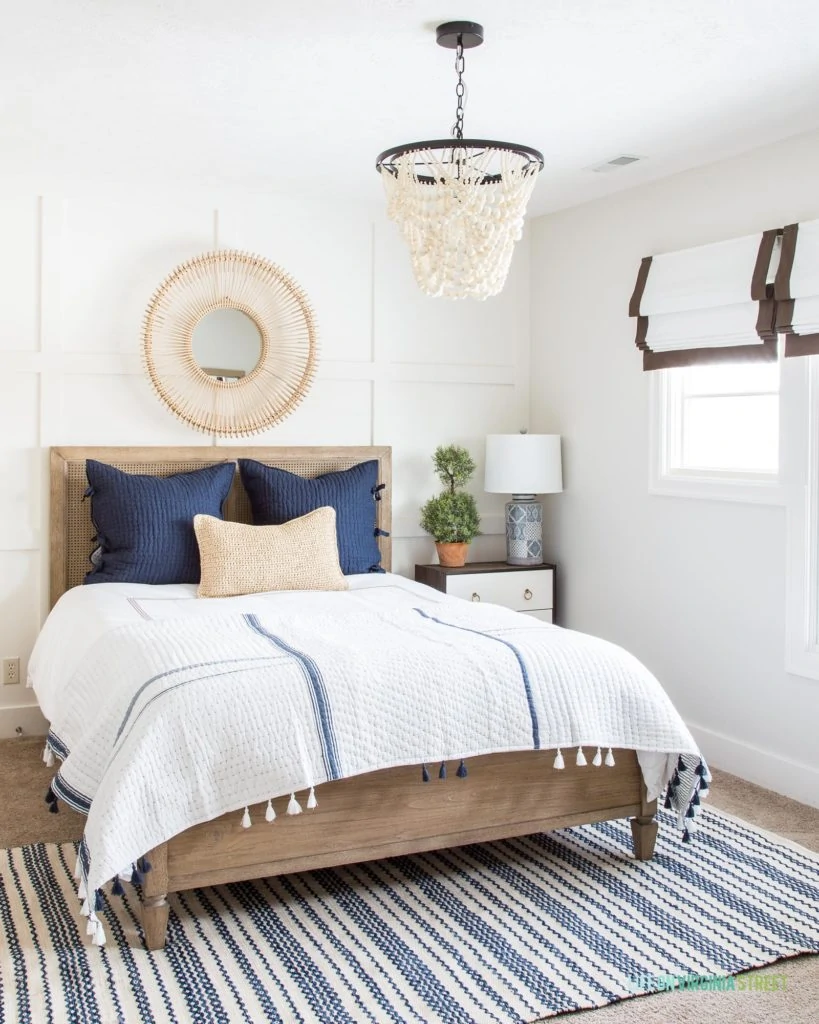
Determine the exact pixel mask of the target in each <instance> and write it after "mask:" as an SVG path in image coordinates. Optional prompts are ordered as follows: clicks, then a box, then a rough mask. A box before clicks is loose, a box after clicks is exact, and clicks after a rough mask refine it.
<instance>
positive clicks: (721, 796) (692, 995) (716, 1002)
mask: <svg viewBox="0 0 819 1024" xmlns="http://www.w3.org/2000/svg"><path fill="white" fill-rule="evenodd" d="M42 749H43V741H42V740H41V739H20V740H7V741H2V742H0V793H1V794H2V804H0V847H2V848H5V847H9V846H21V845H24V844H26V843H33V842H51V843H57V842H65V841H66V840H70V839H78V838H79V837H80V835H81V833H82V828H83V822H84V820H85V819H84V818H83V817H82V816H81V815H79V814H76V813H74V812H73V811H70V810H68V809H67V808H66V807H64V806H61V807H60V813H59V814H50V813H49V812H48V807H47V806H46V804H45V802H44V800H43V796H44V794H45V791H46V789H47V788H48V783H49V779H50V778H51V775H52V772H53V770H52V769H48V768H46V767H45V765H44V764H43V763H42V761H41V760H40V755H41V753H42ZM709 802H711V803H713V804H714V806H716V807H719V808H721V809H722V810H724V811H727V812H728V813H729V814H734V815H736V816H737V817H739V818H744V819H745V820H746V821H748V822H751V823H752V824H754V825H756V826H758V827H759V828H764V829H767V830H769V831H771V832H776V833H778V834H779V835H782V836H786V837H787V838H788V839H790V840H791V841H793V842H796V843H799V844H801V845H802V846H805V847H808V848H809V849H812V850H816V851H817V852H819V810H814V809H813V808H810V807H806V806H804V805H803V804H798V803H796V802H795V801H793V800H788V799H787V798H786V797H782V796H779V795H778V794H776V793H771V792H770V791H769V790H766V789H761V788H760V787H759V786H754V785H752V784H751V783H749V782H744V781H743V780H742V779H738V778H735V777H734V776H733V775H728V774H727V773H725V772H720V771H715V772H714V782H713V787H712V790H711V795H710V797H709ZM817 913H819V908H817ZM749 973H750V975H751V976H753V975H754V974H780V975H785V977H786V979H787V980H786V988H785V991H784V992H783V991H778V992H764V991H762V992H677V991H672V992H666V993H660V994H656V995H650V996H642V997H639V998H636V999H629V1000H626V1001H624V1002H622V1003H615V1004H613V1005H611V1006H607V1007H604V1008H603V1009H600V1010H588V1011H584V1012H581V1013H576V1014H573V1015H572V1020H574V1019H577V1020H578V1024H580V1020H581V1018H582V1021H583V1024H586V1022H587V1021H588V1024H638V1022H646V1021H651V1022H655V1024H666V1022H668V1024H672V1022H673V1024H780V1022H782V1024H785V1022H789V1024H790V1022H793V1024H817V1022H819V957H816V956H803V957H799V958H797V959H795V960H786V961H782V962H781V963H779V964H776V965H774V966H772V967H767V968H764V969H762V970H760V971H756V972H754V971H751V972H749Z"/></svg>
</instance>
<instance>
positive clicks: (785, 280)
mask: <svg viewBox="0 0 819 1024" xmlns="http://www.w3.org/2000/svg"><path fill="white" fill-rule="evenodd" d="M798 234H799V225H798V224H788V225H787V226H786V227H785V228H783V230H782V252H781V253H780V256H779V267H778V269H777V271H776V280H775V281H774V297H775V298H776V299H777V300H778V301H779V302H782V301H783V300H785V299H791V298H793V296H792V295H791V271H792V270H793V258H794V256H795V255H796V237H797V235H798ZM791 309H793V307H791ZM778 322H779V319H778V318H777V323H778Z"/></svg>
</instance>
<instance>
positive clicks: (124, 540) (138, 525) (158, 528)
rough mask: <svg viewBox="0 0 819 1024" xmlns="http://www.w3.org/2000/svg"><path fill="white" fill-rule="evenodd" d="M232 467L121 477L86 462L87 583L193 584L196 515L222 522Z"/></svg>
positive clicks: (101, 464) (196, 560)
mask: <svg viewBox="0 0 819 1024" xmlns="http://www.w3.org/2000/svg"><path fill="white" fill-rule="evenodd" d="M235 470H236V467H235V465H234V463H232V462H223V463H221V464H220V465H218V466H208V467H207V468H206V469H197V470H195V471H194V472H193V473H176V474H175V475H173V476H166V477H160V476H143V475H139V474H136V473H123V472H122V471H121V470H119V469H115V468H114V467H113V466H108V465H106V463H104V462H96V461H95V460H94V459H88V460H87V461H86V463H85V472H86V476H87V477H88V483H89V488H88V492H87V493H88V494H89V495H90V496H91V518H92V520H93V521H94V528H95V529H96V531H97V543H98V545H99V548H98V551H97V552H95V553H94V555H93V556H92V562H93V563H94V566H95V568H94V569H92V570H91V571H90V572H89V573H88V575H87V576H86V577H85V582H86V583H198V582H199V546H198V545H197V543H196V534H195V533H194V532H193V517H194V516H195V515H196V514H197V513H198V512H203V513H204V514H205V515H209V516H218V517H219V518H220V519H221V518H222V505H223V504H224V501H225V498H227V496H228V491H229V490H230V485H231V483H232V482H233V474H234V472H235Z"/></svg>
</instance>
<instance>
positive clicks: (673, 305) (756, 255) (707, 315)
mask: <svg viewBox="0 0 819 1024" xmlns="http://www.w3.org/2000/svg"><path fill="white" fill-rule="evenodd" d="M779 235H780V232H779V230H778V229H772V230H770V231H765V232H761V233H759V234H754V235H746V236H744V237H742V238H732V239H729V240H728V241H725V242H715V243H713V244H712V245H701V246H697V247H696V248H693V249H682V250H680V251H679V252H669V253H664V254H663V255H660V256H646V257H645V259H644V260H643V261H642V263H641V265H640V271H639V273H638V275H637V284H636V286H635V288H634V294H633V295H632V297H631V303H630V304H629V315H630V316H633V317H636V318H637V336H636V344H637V347H638V348H639V349H640V350H641V351H642V353H643V369H644V370H660V369H665V368H667V367H671V366H691V365H694V364H695V363H718V362H729V361H732V360H742V361H761V362H773V361H775V360H776V358H777V335H776V316H775V309H776V303H775V300H774V295H773V281H774V275H775V272H776V266H777V261H778V258H779V245H778V238H779Z"/></svg>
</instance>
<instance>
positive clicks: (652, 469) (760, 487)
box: [647, 361, 787, 505]
mask: <svg viewBox="0 0 819 1024" xmlns="http://www.w3.org/2000/svg"><path fill="white" fill-rule="evenodd" d="M781 362H783V361H780V365H781ZM672 372H673V371H669V370H654V371H653V372H651V373H649V374H647V376H648V377H649V378H650V396H649V423H650V430H649V484H648V490H649V494H658V495H666V496H669V497H676V498H699V499H701V500H706V501H707V500H711V501H739V502H749V503H753V504H761V505H785V504H786V501H787V496H786V493H785V488H784V486H783V457H784V443H783V429H782V428H783V416H782V409H783V404H784V403H783V401H782V387H783V375H782V374H781V371H780V389H779V427H780V429H779V471H778V473H776V474H773V473H743V472H740V471H729V470H706V469H700V470H690V469H671V468H670V466H672V465H673V460H672V454H673V453H674V452H679V450H680V447H681V444H682V438H681V436H680V432H679V430H678V429H675V428H676V426H677V425H678V424H679V423H681V421H682V418H681V416H680V414H679V403H680V394H679V391H678V389H676V388H674V387H673V386H672V379H673V378H672V377H671V373H672Z"/></svg>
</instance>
